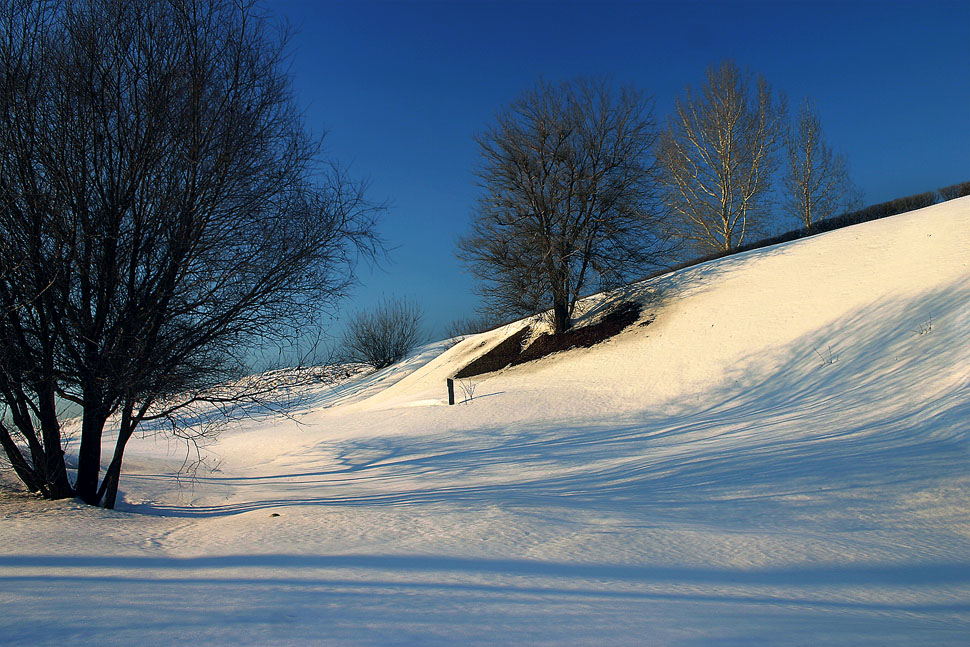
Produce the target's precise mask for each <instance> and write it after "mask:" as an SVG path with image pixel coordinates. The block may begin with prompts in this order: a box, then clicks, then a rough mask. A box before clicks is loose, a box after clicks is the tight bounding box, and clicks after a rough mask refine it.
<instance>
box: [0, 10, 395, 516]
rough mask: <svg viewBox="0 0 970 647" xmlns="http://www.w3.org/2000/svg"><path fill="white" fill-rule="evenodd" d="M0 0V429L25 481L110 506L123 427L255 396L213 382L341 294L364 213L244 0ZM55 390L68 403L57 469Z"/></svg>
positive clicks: (366, 233) (127, 434)
mask: <svg viewBox="0 0 970 647" xmlns="http://www.w3.org/2000/svg"><path fill="white" fill-rule="evenodd" d="M0 12H2V15H0V35H2V38H0V84H2V85H0V150H3V157H2V159H0V241H2V243H0V244H2V252H3V253H2V255H0V403H2V404H3V405H4V408H5V409H6V413H7V416H5V417H4V418H3V419H2V420H3V422H2V424H0V442H2V445H3V448H4V450H5V452H6V454H7V457H8V458H9V460H10V462H11V464H12V465H13V466H14V469H15V470H16V472H17V474H18V475H19V476H20V478H21V479H22V480H23V482H24V484H25V485H26V486H27V488H28V489H30V490H32V491H36V492H40V493H42V494H43V495H44V496H46V497H50V498H58V497H65V496H71V495H75V494H76V495H77V496H79V497H80V498H82V499H83V500H84V501H86V502H88V503H91V504H99V503H101V504H103V505H105V506H106V507H112V506H113V505H114V503H115V497H116V494H117V488H118V479H119V476H120V472H121V465H122V458H123V454H124V450H125V447H126V444H127V442H128V440H129V439H130V438H131V436H132V434H133V433H134V431H135V429H136V428H137V427H138V425H140V424H142V423H144V422H145V421H148V420H152V419H159V418H168V419H169V420H174V419H176V418H177V413H178V412H179V411H182V410H184V409H185V407H189V406H191V405H192V403H194V402H198V401H200V400H207V399H208V400H211V401H215V402H225V401H226V400H227V399H233V398H246V397H253V396H254V394H257V393H259V392H260V390H261V389H262V388H263V387H261V386H259V383H258V382H259V381H258V380H255V381H250V382H248V383H239V384H243V386H241V387H238V386H237V388H235V389H230V390H228V391H227V390H222V391H220V392H219V393H218V394H216V393H215V392H214V391H213V387H215V386H216V385H218V384H220V383H223V382H225V381H226V380H229V379H230V378H233V377H237V376H238V375H239V374H240V373H241V372H243V370H244V369H245V366H246V363H247V357H248V356H249V354H250V352H251V351H252V350H253V349H254V348H255V347H258V346H260V345H261V344H263V343H266V342H268V341H273V340H276V341H280V340H285V339H293V338H296V337H299V336H300V334H301V330H303V329H304V328H305V327H306V326H307V325H309V324H310V323H312V322H313V321H315V319H316V317H317V315H318V313H319V312H320V309H321V307H327V306H328V305H333V303H334V302H335V300H336V299H337V298H339V297H340V296H341V295H342V294H343V293H344V291H345V289H346V287H347V286H348V283H349V281H350V280H351V276H352V268H353V262H352V261H353V260H354V259H355V258H356V255H357V253H358V252H360V251H363V252H365V253H367V252H369V251H372V250H374V249H375V245H377V244H378V242H377V240H376V238H375V235H374V209H373V207H372V206H371V205H369V204H368V203H367V202H366V201H365V200H364V196H363V193H362V189H361V187H360V186H359V185H356V184H354V183H351V182H349V181H348V180H347V179H346V178H345V177H344V175H343V173H341V172H340V171H339V169H337V168H336V167H328V168H322V167H321V165H320V164H319V162H318V160H319V142H317V141H314V140H311V139H310V138H309V137H308V136H307V135H306V134H305V131H304V128H303V124H302V121H301V119H300V116H299V113H298V111H297V109H296V108H295V106H294V104H293V101H292V98H291V92H290V86H289V81H288V77H287V74H286V66H285V61H284V47H285V43H286V36H285V33H280V32H277V31H276V30H275V29H274V27H273V26H272V25H270V24H269V23H268V22H267V21H266V20H265V19H264V18H262V17H260V15H259V14H257V13H256V12H255V11H254V9H253V8H252V7H251V5H250V4H249V3H245V2H244V3H238V2H232V1H231V0H168V1H166V2H132V3H127V2H117V1H115V0H78V1H77V2H63V3H57V2H43V1H40V0H37V1H32V0H8V1H7V2H5V3H4V4H3V6H2V8H0ZM317 178H323V179H322V180H319V179H317ZM245 384H248V385H249V386H245ZM59 401H68V402H72V403H75V404H76V405H78V406H79V407H80V408H81V412H82V421H81V438H80V446H79V449H78V456H77V478H76V481H75V482H74V483H73V484H71V483H70V482H69V479H68V474H67V469H66V465H65V459H64V452H63V448H62V443H61V427H60V420H59V419H58V412H57V403H58V402H59ZM113 415H117V424H118V426H119V431H118V437H117V441H116V443H115V449H114V453H113V456H112V459H111V462H110V465H109V467H108V469H107V471H106V473H105V475H104V478H103V480H100V486H99V479H100V474H101V446H102V440H103V437H102V435H103V429H104V427H105V424H106V421H107V420H108V418H109V417H110V416H113Z"/></svg>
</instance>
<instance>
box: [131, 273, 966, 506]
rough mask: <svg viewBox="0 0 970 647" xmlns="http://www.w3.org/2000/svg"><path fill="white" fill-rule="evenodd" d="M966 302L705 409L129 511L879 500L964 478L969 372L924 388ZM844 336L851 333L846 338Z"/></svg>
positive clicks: (503, 440) (819, 337) (448, 441)
mask: <svg viewBox="0 0 970 647" xmlns="http://www.w3.org/2000/svg"><path fill="white" fill-rule="evenodd" d="M968 302H970V287H967V286H964V285H960V286H954V287H951V288H949V289H945V290H940V291H939V292H937V293H934V294H930V295H926V296H925V297H922V298H920V299H918V300H913V301H905V300H893V301H891V302H886V303H882V304H877V305H875V306H873V307H871V308H867V309H865V310H864V311H860V312H857V313H855V314H853V315H851V316H849V317H847V318H845V319H844V320H843V321H841V322H839V323H838V325H836V326H834V327H833V328H832V330H831V332H828V331H819V332H817V333H815V334H813V335H810V336H807V337H806V338H805V339H804V340H803V344H801V346H803V349H802V352H801V353H794V354H791V355H789V356H786V357H768V358H764V357H751V358H748V359H746V360H745V361H742V362H740V363H739V364H738V368H737V371H736V376H734V377H735V378H736V379H734V380H729V381H728V382H729V383H727V384H726V385H725V386H724V387H723V388H722V389H721V390H719V391H715V392H713V393H711V394H710V403H709V404H708V405H707V406H702V407H697V406H690V407H688V406H683V407H675V408H674V410H673V411H672V412H671V413H668V414H667V415H663V414H661V413H659V412H658V413H650V412H644V413H641V414H638V415H635V416H632V417H626V418H622V417H621V418H617V419H614V420H613V421H609V420H606V421H604V420H603V419H602V418H601V419H598V420H591V421H582V420H580V421H563V422H562V424H558V423H555V422H540V423H536V424H531V425H521V426H517V427H516V428H515V429H511V430H510V429H505V428H487V427H486V428H480V429H476V430H474V431H473V432H468V431H465V432H462V433H460V434H457V435H448V434H436V435H432V436H427V437H421V438H415V437H412V436H408V437H396V436H390V437H386V438H369V439H366V440H349V441H341V442H335V443H332V444H329V443H328V444H327V449H328V453H332V454H335V455H336V458H335V460H334V461H333V466H332V467H328V468H327V469H323V470H315V471H306V472H291V473H287V474H278V475H271V476H253V477H245V476H244V477H235V478H234V477H220V476H212V477H207V478H203V479H200V480H201V481H203V482H213V483H222V484H229V485H233V484H236V485H240V486H243V485H244V484H246V483H266V484H270V483H271V484H273V488H274V493H276V494H277V496H272V497H267V498H263V499H260V500H255V501H249V502H243V503H227V504H225V505H218V506H200V507H192V506H175V505H155V504H153V505H143V506H127V507H126V508H125V509H128V510H132V511H136V512H148V513H154V514H165V515H173V516H188V517H200V516H215V515H224V514H233V513H238V512H246V511H251V510H258V509H264V508H268V507H280V506H295V505H330V506H347V505H363V504H366V505H397V506H399V505H417V504H427V503H442V502H444V503H455V504H470V505H482V504H493V503H495V504H508V505H534V504H554V505H558V506H577V507H583V508H587V507H590V506H591V505H592V506H595V507H597V508H601V509H617V510H625V509H631V508H638V507H639V508H649V509H653V510H656V511H658V512H659V511H662V510H664V509H667V510H679V511H688V513H689V511H690V510H695V512H694V513H692V514H697V515H703V514H705V513H707V512H709V511H711V510H713V509H715V508H717V507H718V506H720V505H722V504H723V503H725V502H733V503H734V504H736V505H747V504H750V505H752V506H758V507H759V509H760V510H761V511H762V513H763V514H765V515H767V514H771V515H775V516H776V518H777V520H778V522H779V523H784V520H785V519H786V518H796V517H797V518H802V517H804V515H806V514H807V513H809V512H810V510H808V509H807V508H806V506H811V505H821V503H815V504H812V503H810V502H809V503H798V504H795V503H792V502H791V501H787V500H785V498H786V497H790V496H792V495H799V494H811V495H813V496H815V497H816V498H817V496H818V495H820V494H825V493H829V494H840V495H844V496H846V497H849V499H848V500H847V502H846V505H850V504H851V496H853V495H854V494H856V493H857V494H859V496H860V497H863V496H871V495H872V492H873V491H876V490H878V488H879V487H881V486H886V485H891V484H899V483H902V482H906V481H913V482H914V483H915V482H928V481H929V480H932V479H935V478H940V477H948V476H965V475H966V473H967V472H966V457H967V455H968V448H970V443H968V439H970V374H965V377H964V378H963V379H958V380H956V381H951V383H950V386H948V387H947V388H946V389H944V390H943V391H941V392H928V391H926V390H925V389H924V388H923V385H932V384H934V380H935V378H936V377H937V376H936V372H937V371H939V370H940V363H939V362H936V361H932V360H933V358H934V357H938V356H940V354H941V353H945V355H944V356H945V357H947V358H948V361H949V362H952V364H953V366H955V367H958V366H967V365H970V348H968V344H967V343H966V339H967V336H968V335H970V320H968V312H967V310H966V303H968ZM924 318H932V320H933V322H934V325H933V329H932V331H930V332H929V333H928V334H919V332H918V330H917V329H916V328H914V325H915V324H914V322H918V321H920V320H922V319H924ZM840 331H853V336H852V337H851V338H849V339H840V338H839V334H840ZM829 334H831V335H832V339H831V340H826V339H825V336H827V335H829ZM846 334H848V333H846ZM827 341H831V342H832V344H833V345H835V347H836V352H837V354H838V360H837V361H835V362H831V363H827V364H826V363H824V362H822V361H820V360H819V358H818V357H817V355H816V353H814V352H813V350H812V348H813V346H818V345H819V344H822V343H826V342H827ZM799 346H800V344H796V345H795V346H794V348H796V349H798V348H799ZM927 388H928V387H927ZM494 395H496V396H497V395H498V394H494ZM482 397H484V396H482ZM476 399H477V398H476ZM497 472H501V473H502V474H503V476H502V477H501V478H500V479H496V478H494V474H496V473H497ZM532 474H537V475H536V476H530V475H532ZM485 476H487V478H485ZM126 478H129V479H135V478H152V477H151V475H145V476H143V477H139V476H138V475H131V476H127V477H126ZM288 480H295V482H291V483H287V482H285V481H288ZM389 486H393V487H389ZM847 523H848V522H847Z"/></svg>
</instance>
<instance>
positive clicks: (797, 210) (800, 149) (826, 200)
mask: <svg viewBox="0 0 970 647" xmlns="http://www.w3.org/2000/svg"><path fill="white" fill-rule="evenodd" d="M786 153H787V155H786V163H785V174H784V178H783V180H782V182H783V186H784V190H785V191H784V207H785V210H786V211H787V212H788V213H789V214H791V215H792V216H794V217H796V218H798V220H800V221H801V222H802V223H804V225H805V229H807V230H808V231H809V232H811V231H812V227H813V225H814V224H815V222H817V221H818V220H821V219H823V218H828V217H831V216H835V215H838V214H840V213H845V212H846V211H851V210H852V209H855V208H858V206H859V204H860V203H861V199H860V197H859V192H858V191H857V190H856V188H855V187H854V185H853V184H852V180H851V179H850V178H849V170H848V163H847V162H846V159H845V156H844V155H841V154H837V153H835V152H834V151H833V150H832V149H831V147H829V145H828V143H827V142H826V141H825V137H824V135H823V132H822V124H821V122H820V121H819V118H818V112H817V110H816V108H815V105H814V104H813V103H812V102H811V101H810V100H809V99H805V101H804V103H803V104H802V106H801V108H800V109H799V112H798V116H797V117H796V120H795V123H794V125H793V127H792V129H791V130H790V132H789V133H788V136H787V137H786Z"/></svg>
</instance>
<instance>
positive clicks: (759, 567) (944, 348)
mask: <svg viewBox="0 0 970 647" xmlns="http://www.w3.org/2000/svg"><path fill="white" fill-rule="evenodd" d="M968 232H970V198H961V199H958V200H953V201H950V202H946V203H943V204H940V205H936V206H932V207H928V208H925V209H921V210H919V211H914V212H910V213H907V214H903V215H900V216H895V217H892V218H887V219H884V220H879V221H873V222H869V223H865V224H862V225H857V226H854V227H850V228H846V229H841V230H838V231H833V232H829V233H826V234H822V235H819V236H815V237H812V238H806V239H801V240H797V241H793V242H790V243H786V244H782V245H778V246H776V247H771V248H766V249H761V250H756V251H751V252H748V253H744V254H740V255H737V256H732V257H728V258H725V259H720V260H717V261H711V262H709V263H706V264H703V265H699V266H696V267H692V268H688V269H685V270H682V271H678V272H675V273H672V274H669V275H666V276H663V277H660V278H657V279H654V280H651V281H646V282H642V283H638V284H634V285H631V286H628V287H627V288H625V289H624V290H621V291H618V292H616V293H612V294H609V295H601V296H597V297H594V298H591V299H590V300H588V302H586V303H585V304H584V308H585V310H586V312H587V313H588V315H587V316H588V317H590V318H591V319H592V318H595V317H597V316H598V314H599V313H601V312H602V311H603V309H604V308H605V307H607V306H608V304H609V303H619V302H622V301H629V300H636V301H638V302H640V303H642V305H643V310H642V313H641V320H640V322H639V323H641V324H646V325H638V324H634V325H632V326H630V327H629V328H627V329H625V330H624V331H623V332H622V333H620V334H619V335H618V336H616V337H613V338H611V339H610V340H608V341H606V342H604V343H602V344H599V345H597V346H594V347H592V348H588V349H576V350H572V351H568V352H564V353H559V354H556V355H553V356H550V357H547V358H544V359H542V360H540V361H536V362H530V363H526V364H522V365H519V366H514V367H511V368H507V369H504V370H501V371H498V372H494V373H489V374H486V375H482V376H478V377H475V378H470V379H469V380H465V381H463V382H461V383H460V384H459V389H458V394H457V395H458V399H459V401H460V403H459V404H457V405H455V406H447V392H446V390H445V380H446V379H447V378H448V377H451V376H452V375H454V374H455V372H457V370H458V369H460V368H461V367H462V366H464V365H466V364H467V363H468V362H469V361H471V360H472V359H474V358H475V357H477V356H479V355H481V354H482V353H483V352H486V351H487V350H488V349H489V348H491V347H493V346H495V345H496V344H498V343H500V342H501V341H502V340H503V339H505V338H506V337H507V336H508V335H509V334H511V333H512V332H514V331H515V330H516V329H517V326H521V325H524V324H523V323H520V324H514V325H511V326H507V327H504V328H501V329H498V330H496V331H492V332H490V333H484V334H481V335H474V336H471V337H469V338H467V339H464V340H462V341H461V342H459V343H457V344H454V345H449V344H448V343H444V342H442V343H438V344H432V345H429V346H428V347H426V348H424V349H422V351H421V352H420V353H417V354H416V355H415V356H414V357H412V358H410V359H409V360H407V361H406V362H404V363H402V364H401V365H398V366H395V367H391V368H389V369H386V370H384V371H381V372H378V373H374V374H371V375H368V376H366V377H362V378H357V379H354V380H351V381H348V382H345V383H342V384H341V385H339V386H337V387H320V388H319V389H318V390H317V391H314V392H312V393H310V394H309V396H310V397H309V399H308V402H309V404H308V405H307V406H306V407H305V408H303V409H301V410H299V411H295V412H291V415H290V417H280V418H276V419H273V420H270V421H261V422H254V421H242V422H240V423H239V424H238V425H236V426H234V427H233V428H232V429H230V430H227V431H226V432H225V433H224V434H223V435H222V436H221V437H220V438H219V439H218V440H217V441H215V442H214V443H213V444H211V445H209V446H208V447H206V448H204V454H203V458H204V460H205V462H204V465H205V466H206V468H205V469H203V470H201V471H200V472H199V474H198V477H197V478H195V479H186V478H182V479H176V478H173V474H174V473H176V472H177V470H178V468H179V466H181V465H182V459H183V454H182V453H181V452H183V451H184V450H183V449H182V448H181V447H180V445H179V444H178V443H175V442H173V441H168V440H166V439H164V438H161V437H155V436H148V437H146V438H143V439H140V440H138V441H133V444H132V446H131V448H130V450H129V455H128V459H127V464H126V472H125V473H124V474H123V476H122V485H121V489H122V491H123V495H124V503H123V504H122V505H119V510H118V511H115V512H104V511H98V510H91V509H87V508H84V507H83V506H78V505H76V504H73V503H65V502H58V503H45V502H38V501H34V500H27V499H25V498H24V497H22V496H16V495H10V494H7V495H6V496H4V497H3V498H2V499H0V516H2V517H3V522H2V525H0V537H2V539H3V541H2V542H0V577H2V578H3V580H4V586H3V587H0V603H2V604H3V606H4V608H5V609H6V610H7V612H6V613H5V614H3V617H2V618H0V628H2V629H3V630H4V635H5V636H13V637H14V642H13V643H11V644H28V643H29V644H32V645H39V644H60V643H61V642H62V641H63V640H65V639H66V638H68V637H69V638H71V639H73V640H75V641H80V642H85V641H90V642H93V641H95V640H97V641H98V642H99V643H100V644H105V645H114V644H118V645H120V644H125V643H126V642H128V641H129V640H132V639H136V638H135V637H139V636H140V637H142V638H139V639H141V640H144V636H150V637H151V639H150V642H151V643H152V644H175V643H179V642H182V641H184V640H185V639H187V638H191V639H192V640H195V641H197V642H201V643H203V644H225V645H229V644H233V645H236V644H264V643H265V642H268V641H272V642H274V643H278V644H334V645H392V644H393V645H412V644H413V645H454V644H462V645H496V644H499V645H513V644H530V645H563V644H565V645H586V644H589V645H593V644H597V645H599V644H615V645H643V644H648V645H707V644H717V645H752V644H763V645H818V644H830V645H893V644H898V645H912V644H934V645H963V644H965V642H966V636H967V635H968V632H970V468H968V465H970V463H968V459H970V342H968V339H970V233H968ZM648 322H649V323H648ZM91 600H98V601H99V602H98V604H97V605H91V604H89V602H90V601H91Z"/></svg>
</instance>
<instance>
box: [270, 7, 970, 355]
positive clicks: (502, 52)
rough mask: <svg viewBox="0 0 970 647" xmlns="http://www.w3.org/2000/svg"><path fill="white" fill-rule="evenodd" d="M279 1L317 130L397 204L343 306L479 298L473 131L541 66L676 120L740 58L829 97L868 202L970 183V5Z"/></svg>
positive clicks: (438, 321) (835, 127)
mask: <svg viewBox="0 0 970 647" xmlns="http://www.w3.org/2000/svg"><path fill="white" fill-rule="evenodd" d="M267 6H268V8H269V10H270V12H271V13H272V14H274V15H275V16H276V17H278V18H283V19H286V20H288V21H289V22H291V23H292V24H293V26H294V27H295V28H296V29H297V33H296V35H295V37H294V39H293V42H292V51H293V60H292V74H293V82H294V89H295V92H296V99H297V101H298V102H299V103H300V104H301V105H302V106H303V107H304V109H305V115H306V121H307V126H308V128H310V129H311V130H312V131H313V132H315V133H318V134H319V133H322V132H324V131H326V132H327V136H326V139H325V144H326V148H327V152H328V153H329V154H330V155H332V156H333V157H334V158H336V159H338V160H340V161H341V162H343V163H346V164H350V165H351V169H352V172H353V173H354V174H355V175H356V176H358V177H363V178H367V179H368V180H369V181H370V183H371V188H370V195H371V197H372V198H373V199H375V200H387V201H388V202H389V204H390V208H389V210H388V212H387V213H386V214H385V216H384V219H383V222H382V226H381V232H382V234H383V236H384V237H385V238H386V239H387V241H388V243H389V246H390V247H391V248H392V250H391V254H390V259H389V261H387V262H384V263H382V264H381V267H379V268H377V269H373V268H369V267H366V266H365V267H362V268H361V271H360V278H361V282H362V283H361V285H360V286H359V287H358V289H357V290H356V292H355V294H354V297H353V298H352V299H350V300H348V301H347V302H346V303H344V305H343V310H344V312H345V313H346V312H350V311H353V310H355V309H357V308H369V307H372V306H373V305H375V304H376V303H377V302H378V301H379V300H380V298H381V297H382V296H405V297H407V298H408V299H409V300H411V301H414V302H415V303H417V304H419V305H420V306H421V307H422V308H423V309H424V310H425V313H426V321H427V324H428V328H429V332H430V333H432V334H434V335H436V336H438V335H440V333H441V332H443V330H444V327H445V326H446V325H447V324H448V323H449V322H450V321H452V320H454V319H456V318H459V317H462V316H467V315H471V314H473V311H474V309H475V307H476V305H477V304H478V298H477V296H476V295H475V294H474V292H473V288H474V285H475V281H474V279H473V278H472V277H470V276H468V275H467V274H465V272H464V271H463V269H462V267H461V265H460V263H459V262H458V261H457V259H456V258H455V255H454V249H455V244H454V243H455V240H456V238H457V237H458V236H460V235H461V234H462V233H464V232H465V231H466V229H467V225H468V222H469V218H470V216H471V210H472V207H473V203H474V199H475V196H476V195H477V191H478V189H477V188H476V186H475V184H474V175H473V170H474V167H475V164H476V163H477V160H478V153H477V149H476V145H475V143H474V139H473V137H474V135H475V134H476V133H478V132H480V131H482V130H483V129H484V128H485V127H486V126H487V125H488V124H489V122H490V121H491V119H492V118H493V116H494V115H495V112H496V111H497V110H499V109H500V108H501V107H502V106H504V105H506V104H507V103H509V102H510V101H511V100H513V99H514V98H515V97H516V96H517V95H518V94H519V93H520V92H521V91H522V90H523V89H525V88H526V87H528V86H529V85H530V84H532V83H533V82H534V81H535V80H536V79H537V78H539V77H540V76H541V77H543V78H545V79H546V80H552V81H555V80H560V79H568V78H571V77H576V76H583V75H609V76H612V77H613V78H614V79H615V80H616V81H617V83H622V84H626V83H632V84H635V85H636V86H638V87H639V88H641V89H643V90H645V91H646V92H647V93H649V94H651V95H652V96H653V97H654V98H655V100H656V108H655V115H656V117H657V119H658V121H661V122H662V121H663V120H664V119H665V118H666V115H667V114H668V113H669V112H670V110H671V107H672V105H673V102H674V100H675V98H676V97H677V96H679V95H682V94H683V91H684V87H685V86H686V85H687V84H691V85H695V86H696V85H698V84H700V83H701V82H702V81H703V78H704V70H705V69H706V68H707V67H708V66H709V65H711V64H714V63H717V62H719V61H722V60H725V59H733V60H735V61H736V62H737V63H738V64H739V65H741V66H742V67H747V68H749V69H750V70H751V71H752V72H754V73H760V74H763V75H764V76H765V77H766V79H767V80H768V82H769V83H770V84H771V85H772V86H773V87H774V89H776V90H780V91H783V92H785V94H786V95H787V96H788V98H789V102H790V103H791V104H793V105H797V104H798V103H799V102H800V101H801V99H802V98H803V97H805V96H808V97H811V98H812V99H814V100H815V102H816V103H817V107H818V111H819V115H820V117H821V120H822V124H823V127H824V129H825V132H826V135H827V138H828V140H829V143H830V144H832V145H833V146H834V147H835V148H836V149H838V150H840V151H841V152H844V153H845V154H846V155H847V157H848V159H849V163H850V167H851V171H852V176H853V179H854V180H855V182H856V184H857V185H858V186H859V187H860V188H861V189H862V191H863V192H864V197H865V202H866V203H874V202H881V201H885V200H889V199H892V198H895V197H899V196H903V195H908V194H911V193H916V192H919V191H925V190H930V189H935V188H938V187H941V186H945V185H948V184H954V183H956V182H960V181H966V180H970V0H958V1H953V2H939V1H933V0H922V1H919V0H917V1H905V2H903V1H892V0H885V1H879V0H871V1H870V0H866V1H859V0H844V1H841V2H822V1H817V2H815V1H813V2H796V1H777V2H757V1H743V0H731V1H724V2H700V1H696V2H552V1H538V0H535V1H526V2H504V1H474V2H473V1H460V0H457V1H452V2H445V1H434V2H429V1H421V2H419V1H406V0H401V1H393V2H391V1H371V0H355V1H341V2H337V1H327V2H323V1H311V0H285V1H284V0H278V1H275V2H271V3H269V4H268V5H267ZM792 224H793V225H794V223H792ZM340 325H341V322H340V320H339V319H338V320H336V321H334V322H333V324H332V326H331V327H332V329H333V330H334V331H335V332H336V331H339V329H340Z"/></svg>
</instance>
